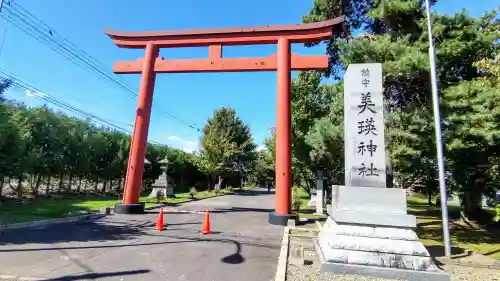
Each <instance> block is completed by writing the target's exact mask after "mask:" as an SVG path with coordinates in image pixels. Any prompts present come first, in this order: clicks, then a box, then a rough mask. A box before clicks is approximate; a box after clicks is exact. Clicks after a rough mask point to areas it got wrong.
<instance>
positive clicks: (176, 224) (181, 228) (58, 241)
mask: <svg viewBox="0 0 500 281" xmlns="http://www.w3.org/2000/svg"><path fill="white" fill-rule="evenodd" d="M273 200H274V196H273V195H269V194H267V192H263V191H255V192H251V193H248V194H241V195H227V196H222V197H217V198H211V199H205V200H200V201H196V202H191V203H186V204H183V205H181V206H177V207H172V208H168V209H169V210H168V211H170V212H166V213H165V223H166V224H167V227H166V230H165V231H163V232H157V231H154V230H153V228H154V225H155V221H156V218H157V216H158V211H155V212H151V213H148V214H144V215H135V216H125V215H112V216H108V217H106V218H104V219H101V220H98V221H95V222H83V223H78V224H61V225H56V226H49V227H43V228H36V229H23V230H10V231H6V232H4V234H3V236H2V237H1V238H0V279H1V278H5V277H6V275H12V276H15V277H17V278H22V279H24V280H30V278H32V279H31V280H155V281H156V280H167V281H168V280H182V281H191V280H193V281H194V280H197V281H198V280H203V281H239V280H241V281H250V280H256V281H257V280H258V281H267V280H271V279H273V278H274V274H275V272H276V265H277V259H278V256H279V251H280V243H281V238H282V234H283V229H282V227H277V226H271V225H269V224H268V223H267V214H268V212H269V211H271V209H272V206H273ZM207 208H210V209H211V210H212V212H211V226H212V231H213V232H214V234H210V235H202V234H200V230H201V227H202V222H203V218H204V214H203V211H204V210H205V209H207ZM200 211H201V213H200ZM2 276H3V277H2Z"/></svg>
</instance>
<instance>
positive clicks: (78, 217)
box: [0, 213, 106, 235]
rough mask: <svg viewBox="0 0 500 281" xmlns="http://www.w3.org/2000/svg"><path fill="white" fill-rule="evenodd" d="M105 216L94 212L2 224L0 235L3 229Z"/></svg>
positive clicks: (87, 219)
mask: <svg viewBox="0 0 500 281" xmlns="http://www.w3.org/2000/svg"><path fill="white" fill-rule="evenodd" d="M105 216H106V215H105V214H99V213H93V214H85V215H79V216H72V217H66V218H58V219H49V220H39V221H30V222H21V223H13V224H6V225H0V235H1V233H2V231H3V230H9V229H19V228H31V227H40V226H47V225H52V224H61V223H70V222H79V221H94V220H97V219H100V218H103V217H105Z"/></svg>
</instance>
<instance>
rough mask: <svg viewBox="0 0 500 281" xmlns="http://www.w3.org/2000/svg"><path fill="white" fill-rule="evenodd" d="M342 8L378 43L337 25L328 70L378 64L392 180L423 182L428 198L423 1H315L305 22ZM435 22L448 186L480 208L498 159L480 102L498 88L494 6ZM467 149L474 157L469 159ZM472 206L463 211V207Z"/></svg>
mask: <svg viewBox="0 0 500 281" xmlns="http://www.w3.org/2000/svg"><path fill="white" fill-rule="evenodd" d="M435 2H436V1H433V3H435ZM341 11H345V15H346V18H347V24H348V25H349V26H350V27H351V29H362V30H363V31H365V32H368V33H371V34H374V35H375V36H376V40H375V41H371V40H367V39H366V38H352V37H349V36H346V35H344V34H341V30H337V31H336V32H337V33H336V34H335V38H332V40H329V42H328V48H327V52H328V54H329V56H330V68H329V72H328V73H327V74H328V75H333V76H334V77H337V78H339V79H340V78H341V75H342V73H343V71H345V69H346V67H347V66H348V65H349V64H350V63H365V62H382V63H383V72H384V81H383V83H384V97H385V100H386V103H387V104H386V112H387V114H386V138H387V141H386V146H387V149H388V151H389V154H390V157H389V163H390V164H391V165H392V167H393V171H394V176H395V181H396V182H397V183H398V184H399V185H400V186H401V185H403V186H404V187H412V188H416V189H421V190H422V188H423V187H425V189H427V190H425V189H424V190H423V191H426V192H427V193H428V194H429V201H431V195H432V194H433V193H434V192H435V190H436V187H437V175H436V172H435V171H436V161H435V140H434V132H433V130H434V128H433V116H432V110H431V108H432V102H431V101H432V99H431V91H430V89H431V87H430V74H429V65H428V54H427V51H428V41H427V38H428V36H427V29H426V22H425V20H426V17H425V10H424V5H423V0H410V1H406V0H389V1H380V0H361V1H343V0H315V1H313V8H312V9H311V10H310V12H309V14H308V15H307V16H305V17H304V19H303V20H304V21H305V22H313V21H320V20H326V19H330V18H333V17H335V16H338V15H339V13H340V12H341ZM433 26H434V36H435V44H436V49H437V60H438V69H437V70H438V78H439V86H440V89H442V92H444V96H443V97H442V104H441V106H442V107H443V108H442V112H443V117H444V118H445V122H443V126H442V127H443V131H444V135H445V145H446V146H445V147H446V151H445V156H446V167H447V170H448V171H447V179H448V181H449V183H450V184H449V186H450V188H452V189H453V190H457V191H460V193H461V194H462V197H463V198H464V199H465V198H468V199H467V200H469V201H473V202H475V203H469V204H468V205H470V206H473V205H474V206H477V202H478V200H479V199H480V198H481V196H482V194H483V193H486V194H488V193H489V191H488V190H490V189H489V188H486V187H487V186H491V190H493V189H496V188H497V187H494V184H493V181H492V178H493V176H495V175H496V174H498V173H496V171H497V170H496V165H494V163H497V162H498V161H497V160H498V159H497V158H496V154H495V153H496V152H495V153H494V149H495V147H497V146H498V139H497V137H496V127H495V124H493V123H494V121H492V120H495V118H496V115H495V112H496V107H495V106H492V105H490V106H485V104H492V102H496V96H495V94H498V92H497V91H498V90H497V89H498V87H493V86H492V85H494V79H495V78H494V77H495V75H494V73H495V71H498V66H495V65H494V64H493V63H491V62H493V61H494V59H495V55H496V54H498V53H497V52H498V44H497V43H494V42H495V40H496V39H497V38H498V30H499V29H498V18H497V14H496V12H495V11H494V12H491V13H488V14H486V15H485V16H483V17H479V18H472V17H470V16H469V15H468V14H467V12H466V11H462V12H460V13H457V14H455V15H439V14H434V15H433ZM478 68H479V71H478ZM339 90H340V89H339ZM465 104H467V105H465ZM321 122H323V123H322V124H323V125H322V126H326V123H325V121H321ZM474 122H475V123H474ZM320 124H321V123H320ZM337 125H340V124H339V123H337ZM474 126H476V127H477V129H478V130H479V128H480V127H482V126H488V127H487V128H488V129H489V130H488V133H485V132H484V131H485V130H484V128H483V130H482V131H483V133H482V135H481V136H477V134H478V133H477V132H476V131H474V130H471V128H475V127H474ZM317 131H320V130H319V129H318V130H317ZM311 138H312V139H314V138H313V137H312V136H311ZM317 139H318V138H317ZM320 143H321V142H320ZM311 144H312V143H311ZM466 152H467V153H473V154H468V155H476V156H477V157H479V158H474V159H478V160H471V159H470V158H471V157H470V156H466V154H465V153H466ZM481 157H482V158H481ZM467 158H469V159H467ZM464 169H466V171H467V172H466V173H464ZM495 173H496V174H495ZM462 191H463V192H462ZM473 209H474V208H465V212H466V213H469V212H472V210H473Z"/></svg>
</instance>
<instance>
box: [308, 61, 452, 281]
mask: <svg viewBox="0 0 500 281" xmlns="http://www.w3.org/2000/svg"><path fill="white" fill-rule="evenodd" d="M344 145H345V186H333V187H332V204H331V210H329V212H328V213H329V217H328V219H327V221H326V223H325V224H324V225H323V227H322V229H321V231H320V233H319V235H318V237H317V238H316V239H315V241H314V242H315V250H316V253H317V254H318V257H319V259H320V262H321V269H322V270H323V271H331V272H335V273H339V274H356V275H369V276H377V277H383V278H392V279H397V278H399V279H403V280H450V278H449V276H448V275H447V274H446V273H444V272H443V271H441V270H440V269H439V268H437V266H436V265H435V264H434V262H433V260H432V258H431V257H430V255H429V252H428V251H427V249H426V248H425V247H424V246H423V244H422V243H421V242H420V241H419V239H418V237H417V235H416V233H415V231H414V228H415V227H416V219H415V217H414V216H411V215H408V214H407V208H406V193H405V191H404V190H403V189H393V188H386V174H385V167H386V165H385V159H386V155H385V142H384V106H383V89H382V65H381V64H378V63H369V64H351V65H349V67H348V69H347V71H346V73H345V75H344Z"/></svg>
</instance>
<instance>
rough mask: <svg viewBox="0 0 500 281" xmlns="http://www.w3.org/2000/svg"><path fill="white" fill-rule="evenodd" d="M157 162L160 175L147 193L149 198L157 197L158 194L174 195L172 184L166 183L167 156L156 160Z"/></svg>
mask: <svg viewBox="0 0 500 281" xmlns="http://www.w3.org/2000/svg"><path fill="white" fill-rule="evenodd" d="M158 164H160V170H161V171H162V173H161V174H160V177H158V179H157V180H156V181H155V182H154V183H153V184H152V187H153V190H152V191H151V194H149V197H150V198H154V197H158V195H160V192H161V195H162V196H165V195H166V197H175V192H174V186H173V185H169V184H168V175H167V171H168V164H169V161H168V158H167V156H165V158H163V159H162V160H160V161H158Z"/></svg>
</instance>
